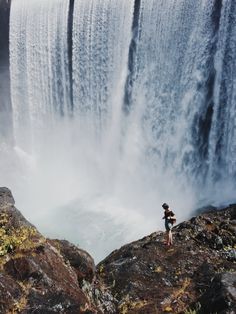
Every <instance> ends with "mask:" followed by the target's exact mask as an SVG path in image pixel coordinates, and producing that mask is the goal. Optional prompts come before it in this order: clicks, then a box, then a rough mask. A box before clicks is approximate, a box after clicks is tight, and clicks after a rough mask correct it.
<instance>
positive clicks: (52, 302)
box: [0, 188, 236, 314]
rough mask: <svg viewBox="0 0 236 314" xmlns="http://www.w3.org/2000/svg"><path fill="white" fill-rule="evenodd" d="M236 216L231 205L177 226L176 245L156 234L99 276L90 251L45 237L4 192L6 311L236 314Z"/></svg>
mask: <svg viewBox="0 0 236 314" xmlns="http://www.w3.org/2000/svg"><path fill="white" fill-rule="evenodd" d="M235 212H236V205H231V206H230V207H229V208H227V209H225V210H220V211H216V210H212V211H210V212H207V213H202V214H201V215H200V216H197V217H193V218H192V219H190V221H185V222H183V223H181V224H179V225H178V226H176V227H174V228H173V236H174V245H173V246H172V247H167V246H165V245H164V243H163V240H164V233H163V232H155V233H153V234H151V235H149V236H147V237H144V238H143V239H141V240H138V241H135V242H133V243H130V244H127V245H125V246H123V247H122V248H121V249H119V250H116V251H114V252H113V253H111V254H110V255H109V256H108V257H107V258H106V259H105V260H104V261H102V262H101V263H99V265H98V266H97V268H96V271H95V265H94V261H93V258H92V257H91V256H90V255H89V254H88V253H87V252H85V251H83V250H81V249H79V248H77V247H76V246H75V245H72V244H71V243H69V242H67V241H65V240H63V241H62V240H49V239H46V238H45V237H43V236H42V235H41V234H40V233H39V232H38V231H37V229H36V228H35V227H34V226H33V225H31V224H30V223H29V222H28V221H27V220H26V219H25V218H24V217H23V216H22V215H21V213H20V212H19V211H18V210H17V209H16V208H15V207H14V199H13V197H12V194H11V192H10V190H8V189H7V188H0V268H1V274H0V313H3V314H4V313H25V314H28V313H39V314H41V313H42V314H45V313H46V314H47V313H63V314H64V313H65V314H67V313H71V314H73V313H75V314H79V313H87V314H93V313H94V314H95V313H96V314H100V313H106V314H112V313H117V314H121V313H122V314H141V313H142V314H154V313H166V312H169V313H184V312H185V311H186V310H187V309H188V308H191V309H193V311H194V307H195V308H198V311H200V310H201V311H202V313H210V312H209V311H211V310H212V309H216V308H217V306H219V304H220V310H221V311H222V312H220V313H222V314H223V313H234V312H233V311H234V307H235V273H236V263H235V260H236V257H235V256H236V253H235V252H236V235H235V225H236V224H235V220H236V219H235ZM220 274H222V276H221V275H220ZM213 289H215V291H217V293H216V294H212V291H213ZM208 299H209V300H210V301H209V302H211V304H212V305H211V306H212V309H210V310H209V307H208V308H207V306H209V304H208V303H207V300H208ZM196 302H197V303H196ZM227 306H228V307H227ZM199 309H200V310H199ZM217 310H218V309H217ZM214 312H215V310H214ZM217 313H218V312H217Z"/></svg>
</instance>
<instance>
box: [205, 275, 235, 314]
mask: <svg viewBox="0 0 236 314" xmlns="http://www.w3.org/2000/svg"><path fill="white" fill-rule="evenodd" d="M199 301H200V304H201V309H200V311H199V313H200V314H204V313H209V314H210V313H218V314H227V313H228V314H230V313H235V312H234V311H235V310H236V273H229V272H228V273H223V274H219V275H217V276H216V277H215V278H214V280H213V281H212V283H211V285H210V287H209V289H207V291H206V292H205V293H204V295H203V296H202V297H201V298H200V300H199Z"/></svg>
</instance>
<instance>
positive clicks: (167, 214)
mask: <svg viewBox="0 0 236 314" xmlns="http://www.w3.org/2000/svg"><path fill="white" fill-rule="evenodd" d="M162 208H163V209H164V217H163V218H162V219H165V228H166V235H167V242H166V244H167V245H172V244H173V237H172V232H171V229H172V227H173V224H174V223H175V222H176V217H175V214H174V213H173V212H172V210H170V209H169V205H168V204H166V203H164V204H163V205H162Z"/></svg>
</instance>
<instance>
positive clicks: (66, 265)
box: [0, 188, 112, 314]
mask: <svg viewBox="0 0 236 314" xmlns="http://www.w3.org/2000/svg"><path fill="white" fill-rule="evenodd" d="M53 243H54V244H56V242H55V241H49V240H47V239H46V238H44V237H43V236H42V235H41V234H40V233H39V232H38V231H37V229H36V228H35V227H34V226H32V225H31V224H30V223H29V222H28V221H27V220H26V219H25V218H24V217H23V216H22V215H21V213H20V212H19V211H18V210H17V209H16V208H15V207H14V199H13V197H12V195H11V192H10V190H8V189H7V188H0V268H1V276H0V298H1V299H0V311H1V313H16V312H17V313H39V314H40V313H42V314H45V313H65V314H66V313H71V314H72V313H75V314H78V313H87V314H88V313H90V314H92V313H97V314H98V313H103V312H104V311H105V310H106V306H105V305H103V304H99V306H98V305H97V304H96V302H97V299H95V298H93V295H92V296H91V297H90V296H88V295H86V293H85V292H84V291H83V289H82V287H81V285H80V282H79V281H78V272H80V274H83V279H84V280H88V281H91V278H92V277H93V275H94V263H93V260H92V258H91V257H90V258H89V254H87V253H86V252H84V251H79V250H78V251H77V250H76V248H75V246H73V245H71V244H70V243H69V242H63V241H62V242H61V241H58V242H57V243H60V248H62V251H63V254H64V255H63V254H62V253H60V250H58V248H57V247H56V245H52V244H53ZM70 250H71V252H70ZM79 252H80V255H79ZM82 252H83V253H82ZM65 255H66V256H67V260H65ZM76 256H77V257H78V256H80V262H81V264H79V263H78V264H76V263H75V260H76ZM67 261H69V262H67ZM86 262H87V263H88V264H87V265H86ZM70 263H71V264H70ZM73 263H74V265H73V266H72V264H73ZM80 266H81V269H80ZM89 270H91V273H90V271H89ZM81 276H82V275H81ZM95 288H96V287H95V286H91V289H92V290H95ZM97 289H99V292H100V294H101V299H102V296H103V291H102V289H101V287H100V286H99V287H98V288H97ZM100 308H101V309H102V310H100ZM111 313H112V312H111Z"/></svg>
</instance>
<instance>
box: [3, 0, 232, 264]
mask: <svg viewBox="0 0 236 314" xmlns="http://www.w3.org/2000/svg"><path fill="white" fill-rule="evenodd" d="M235 10H236V4H234V2H233V1H230V0H229V1H218V0H199V1H195V0H178V1H177V0H170V1H166V0H119V1H117V0H75V1H69V0H68V1H67V0H50V1H46V0H31V1H30V3H29V2H28V1H26V0H12V7H11V18H10V21H11V22H10V61H11V62H10V63H11V66H10V70H11V98H12V106H13V112H12V115H13V122H14V130H13V133H14V141H15V144H14V145H15V146H14V147H15V150H14V153H13V154H12V155H14V154H15V156H16V157H15V159H14V163H15V166H14V167H12V168H13V169H14V171H15V168H16V169H18V168H19V166H18V164H17V162H19V161H20V164H21V168H22V173H21V175H19V176H17V180H15V181H14V180H12V182H14V183H12V184H11V185H10V187H12V189H13V191H15V194H16V195H17V197H18V202H17V203H18V204H19V207H20V208H22V209H23V210H24V209H25V211H26V212H27V215H28V217H29V218H30V219H31V220H32V221H33V222H34V223H35V224H37V225H38V226H40V228H41V230H44V231H45V232H46V233H47V234H48V235H53V236H64V237H66V238H67V239H69V240H71V241H73V242H76V243H77V242H79V244H80V245H81V246H83V247H84V248H86V249H88V250H89V251H90V252H91V253H93V254H94V255H95V256H96V257H97V259H99V258H101V257H103V256H104V255H105V254H107V253H108V252H109V251H110V250H111V249H113V248H115V247H117V246H118V245H120V244H122V243H124V242H127V241H129V240H131V239H135V238H137V237H139V236H141V235H144V234H146V233H147V232H150V231H154V230H156V229H157V226H158V225H159V228H161V222H160V223H159V224H158V220H160V218H161V213H158V212H157V208H159V207H160V204H161V203H162V202H164V201H167V202H168V201H170V203H171V205H173V206H174V207H175V208H174V209H175V211H176V212H177V216H178V218H179V220H181V219H183V218H185V217H187V216H189V215H191V213H190V212H191V209H193V208H194V206H197V205H196V204H199V203H200V201H201V200H205V201H204V202H205V203H206V202H210V201H212V202H219V201H221V202H224V201H227V200H229V198H233V197H234V194H233V192H232V191H233V189H235V181H236V180H235V174H236V163H235V152H236V144H235V143H236V141H235V129H236V113H235V112H236V110H235V109H236V108H235V74H234V73H236V72H235V71H234V69H235V62H234V59H235V51H236V50H235V43H236V41H235V39H234V37H235V32H236V29H235V25H236V24H235V15H233V13H232V12H235ZM72 14H73V16H72ZM22 165H23V166H22ZM8 167H9V165H8ZM26 169H27V171H26ZM11 172H12V170H11ZM14 173H15V172H14ZM22 176H23V178H24V181H22ZM5 179H6V176H3V177H2V184H6V183H5ZM6 182H9V180H8V181H7V180H6ZM22 182H23V184H22ZM222 184H224V191H226V190H228V194H227V193H225V195H224V194H223V193H222V187H221V185H222ZM19 186H20V188H19ZM219 191H220V192H221V193H220V195H221V199H220V200H219V199H217V198H216V196H215V195H216V192H219ZM35 200H37V204H35ZM32 208H33V209H35V211H36V212H32ZM108 239H109V241H107V240H108Z"/></svg>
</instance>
